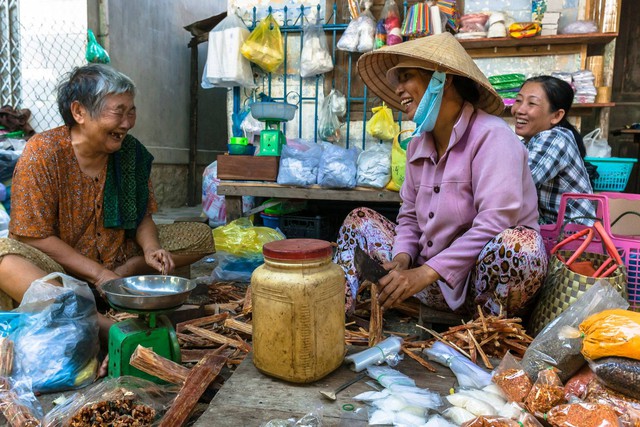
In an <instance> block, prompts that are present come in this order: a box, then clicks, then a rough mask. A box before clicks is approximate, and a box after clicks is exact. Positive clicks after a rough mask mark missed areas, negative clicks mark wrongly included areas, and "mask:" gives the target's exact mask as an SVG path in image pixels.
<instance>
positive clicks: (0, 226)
mask: <svg viewBox="0 0 640 427" xmlns="http://www.w3.org/2000/svg"><path fill="white" fill-rule="evenodd" d="M10 220H11V218H10V217H9V214H8V213H7V211H5V210H4V207H3V206H2V205H0V237H7V236H8V235H9V221H10Z"/></svg>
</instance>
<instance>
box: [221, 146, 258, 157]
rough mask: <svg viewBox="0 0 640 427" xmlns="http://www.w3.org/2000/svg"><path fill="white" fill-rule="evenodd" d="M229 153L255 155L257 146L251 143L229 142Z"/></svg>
mask: <svg viewBox="0 0 640 427" xmlns="http://www.w3.org/2000/svg"><path fill="white" fill-rule="evenodd" d="M227 147H228V148H229V154H231V155H240V156H253V153H254V152H255V151H256V146H255V145H251V144H227Z"/></svg>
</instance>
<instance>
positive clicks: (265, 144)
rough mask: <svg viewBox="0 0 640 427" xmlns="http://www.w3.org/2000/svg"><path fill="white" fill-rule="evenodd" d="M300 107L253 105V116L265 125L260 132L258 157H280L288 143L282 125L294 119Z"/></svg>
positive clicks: (279, 104)
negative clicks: (281, 128)
mask: <svg viewBox="0 0 640 427" xmlns="http://www.w3.org/2000/svg"><path fill="white" fill-rule="evenodd" d="M297 109H298V107H297V106H296V105H293V104H289V103H286V102H254V103H253V104H251V115H252V116H253V118H254V119H256V120H259V121H261V122H264V123H265V129H264V130H263V131H261V132H260V150H259V151H258V154H257V155H258V156H279V155H280V154H281V153H282V146H283V145H284V144H286V143H287V139H286V138H285V136H284V133H283V132H282V130H280V123H282V122H288V121H289V120H291V119H293V117H294V116H295V114H296V110H297Z"/></svg>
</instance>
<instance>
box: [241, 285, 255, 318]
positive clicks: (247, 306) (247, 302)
mask: <svg viewBox="0 0 640 427" xmlns="http://www.w3.org/2000/svg"><path fill="white" fill-rule="evenodd" d="M252 310H253V304H252V300H251V286H248V287H247V292H246V293H245V294H244V302H243V304H242V314H244V315H245V316H246V315H247V314H249V313H251V311H252Z"/></svg>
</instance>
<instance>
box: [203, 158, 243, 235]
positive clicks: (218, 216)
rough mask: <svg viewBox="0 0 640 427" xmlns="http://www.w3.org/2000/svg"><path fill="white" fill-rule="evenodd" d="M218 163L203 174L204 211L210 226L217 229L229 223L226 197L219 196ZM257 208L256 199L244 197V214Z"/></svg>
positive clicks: (207, 168) (210, 166) (208, 167)
mask: <svg viewBox="0 0 640 427" xmlns="http://www.w3.org/2000/svg"><path fill="white" fill-rule="evenodd" d="M218 184H220V179H219V178H218V162H217V161H215V162H213V163H211V164H210V165H209V166H207V167H206V169H205V170H204V172H203V173H202V211H203V212H204V214H205V215H206V216H207V218H209V225H210V226H212V227H217V226H219V225H224V224H226V222H227V208H226V205H225V202H224V196H219V195H218ZM254 206H255V197H253V196H242V212H247V211H250V210H251V209H253V208H254Z"/></svg>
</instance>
